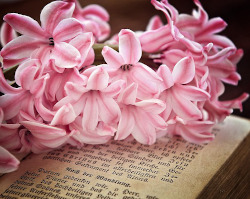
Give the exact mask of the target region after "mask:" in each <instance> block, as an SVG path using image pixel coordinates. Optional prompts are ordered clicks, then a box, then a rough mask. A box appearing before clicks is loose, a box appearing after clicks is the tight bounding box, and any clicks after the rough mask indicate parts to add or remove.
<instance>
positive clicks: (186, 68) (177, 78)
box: [172, 57, 195, 84]
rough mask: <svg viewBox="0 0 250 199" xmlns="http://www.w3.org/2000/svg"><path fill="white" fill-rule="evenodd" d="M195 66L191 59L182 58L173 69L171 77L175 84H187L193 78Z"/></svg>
mask: <svg viewBox="0 0 250 199" xmlns="http://www.w3.org/2000/svg"><path fill="white" fill-rule="evenodd" d="M194 75H195V64H194V60H193V59H192V57H184V58H183V59H181V60H180V61H179V62H178V63H177V64H176V65H175V67H174V69H173V72H172V76H173V80H174V82H175V83H180V84H187V83H189V82H190V81H192V79H193V78H194Z"/></svg>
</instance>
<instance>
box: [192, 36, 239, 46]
mask: <svg viewBox="0 0 250 199" xmlns="http://www.w3.org/2000/svg"><path fill="white" fill-rule="evenodd" d="M196 41H197V42H202V43H213V45H214V46H219V47H221V48H226V47H234V48H235V45H234V43H233V42H232V41H231V40H230V39H228V38H227V37H225V36H222V35H210V36H208V35H206V36H202V37H198V38H197V40H196Z"/></svg>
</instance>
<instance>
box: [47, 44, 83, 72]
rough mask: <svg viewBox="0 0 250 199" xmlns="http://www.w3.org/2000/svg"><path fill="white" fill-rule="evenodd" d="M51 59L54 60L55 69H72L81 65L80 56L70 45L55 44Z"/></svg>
mask: <svg viewBox="0 0 250 199" xmlns="http://www.w3.org/2000/svg"><path fill="white" fill-rule="evenodd" d="M51 59H54V60H55V64H56V66H57V67H61V68H73V67H75V66H77V65H78V64H80V63H81V54H80V52H79V51H78V50H77V49H76V48H75V47H73V46H72V45H70V44H68V43H65V42H60V43H55V46H54V50H53V52H52V54H51Z"/></svg>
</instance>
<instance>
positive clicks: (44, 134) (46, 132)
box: [20, 121, 66, 140]
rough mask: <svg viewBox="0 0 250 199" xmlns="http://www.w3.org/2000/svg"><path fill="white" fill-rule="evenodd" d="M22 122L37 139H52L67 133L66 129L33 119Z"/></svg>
mask: <svg viewBox="0 0 250 199" xmlns="http://www.w3.org/2000/svg"><path fill="white" fill-rule="evenodd" d="M20 123H21V124H22V125H23V126H24V127H25V128H27V129H28V130H29V131H30V132H31V134H32V136H34V137H36V138H37V139H42V140H52V139H58V138H60V137H62V136H65V135H66V131H65V130H64V129H61V128H57V127H54V126H50V125H46V124H43V123H38V122H33V121H22V122H20Z"/></svg>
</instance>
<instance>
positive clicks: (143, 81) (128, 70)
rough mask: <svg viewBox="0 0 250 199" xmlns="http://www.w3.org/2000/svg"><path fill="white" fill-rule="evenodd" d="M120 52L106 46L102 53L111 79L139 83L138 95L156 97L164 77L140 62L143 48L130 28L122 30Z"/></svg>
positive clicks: (128, 83) (105, 67)
mask: <svg viewBox="0 0 250 199" xmlns="http://www.w3.org/2000/svg"><path fill="white" fill-rule="evenodd" d="M118 37H119V52H117V51H115V50H114V49H112V48H110V47H108V46H105V47H104V48H103V50H102V55H103V57H104V59H105V61H106V63H107V65H104V66H103V67H104V69H105V70H107V71H108V73H109V75H110V78H111V81H115V80H118V79H123V80H124V81H126V83H127V85H130V84H131V83H133V82H136V83H137V84H138V97H139V98H141V99H145V98H152V97H155V96H156V95H157V94H158V93H159V89H158V84H159V83H160V82H161V81H162V79H161V78H160V77H159V76H158V75H157V74H156V72H155V71H154V70H152V69H151V68H150V67H148V66H147V65H145V64H143V63H141V62H139V60H140V58H141V56H142V49H141V44H140V41H139V39H138V38H137V37H136V35H135V33H134V32H132V31H131V30H128V29H123V30H121V31H120V33H119V35H118Z"/></svg>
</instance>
